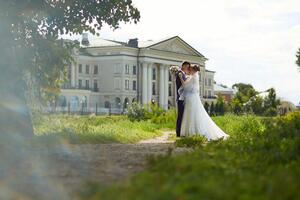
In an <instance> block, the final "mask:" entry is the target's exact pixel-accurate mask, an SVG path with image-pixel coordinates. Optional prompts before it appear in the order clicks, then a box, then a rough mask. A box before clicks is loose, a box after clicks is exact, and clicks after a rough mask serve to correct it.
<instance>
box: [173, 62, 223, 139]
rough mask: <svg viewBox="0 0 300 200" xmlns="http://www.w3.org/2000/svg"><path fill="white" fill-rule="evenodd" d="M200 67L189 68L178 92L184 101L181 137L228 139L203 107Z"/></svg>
mask: <svg viewBox="0 0 300 200" xmlns="http://www.w3.org/2000/svg"><path fill="white" fill-rule="evenodd" d="M199 71H200V67H199V66H197V65H194V66H191V67H190V68H189V74H188V75H189V76H188V78H187V79H186V80H183V78H181V79H180V80H181V82H182V86H181V87H180V88H179V90H178V92H179V95H180V97H179V98H180V99H181V100H184V103H185V105H184V113H183V119H182V123H181V131H180V136H193V135H203V136H205V137H206V138H207V139H208V140H217V139H221V138H223V139H226V138H228V137H229V135H227V134H226V133H224V132H223V131H222V130H221V129H220V128H219V127H218V126H217V125H216V124H215V123H214V121H213V120H212V119H211V118H210V116H209V115H208V114H207V112H206V110H205V109H204V107H203V104H202V102H201V99H200V96H199V75H198V72H199Z"/></svg>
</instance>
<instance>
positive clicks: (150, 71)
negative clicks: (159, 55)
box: [147, 63, 153, 103]
mask: <svg viewBox="0 0 300 200" xmlns="http://www.w3.org/2000/svg"><path fill="white" fill-rule="evenodd" d="M152 66H153V64H152V63H149V64H148V68H147V70H148V73H147V76H148V77H147V78H148V79H147V82H148V83H147V92H148V94H147V103H150V102H151V98H152Z"/></svg>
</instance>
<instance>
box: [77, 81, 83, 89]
mask: <svg viewBox="0 0 300 200" xmlns="http://www.w3.org/2000/svg"><path fill="white" fill-rule="evenodd" d="M78 87H79V88H82V80H81V79H79V80H78Z"/></svg>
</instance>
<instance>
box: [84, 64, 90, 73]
mask: <svg viewBox="0 0 300 200" xmlns="http://www.w3.org/2000/svg"><path fill="white" fill-rule="evenodd" d="M85 73H86V74H89V73H90V66H89V65H86V66H85Z"/></svg>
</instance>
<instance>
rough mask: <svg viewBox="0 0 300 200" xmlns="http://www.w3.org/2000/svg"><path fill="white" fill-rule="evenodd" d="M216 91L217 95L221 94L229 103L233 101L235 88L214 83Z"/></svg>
mask: <svg viewBox="0 0 300 200" xmlns="http://www.w3.org/2000/svg"><path fill="white" fill-rule="evenodd" d="M214 92H215V95H221V96H222V97H223V98H224V100H225V101H226V102H227V103H229V102H231V100H232V99H233V96H234V94H235V91H234V89H232V88H229V87H227V86H225V85H222V84H214Z"/></svg>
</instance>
